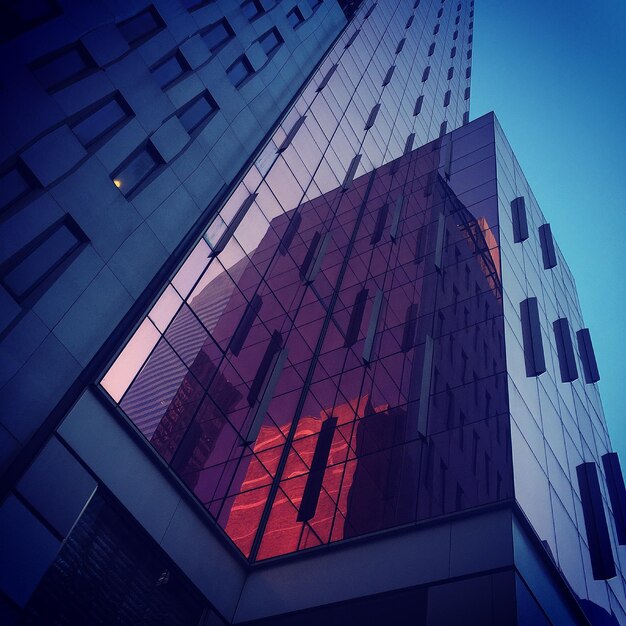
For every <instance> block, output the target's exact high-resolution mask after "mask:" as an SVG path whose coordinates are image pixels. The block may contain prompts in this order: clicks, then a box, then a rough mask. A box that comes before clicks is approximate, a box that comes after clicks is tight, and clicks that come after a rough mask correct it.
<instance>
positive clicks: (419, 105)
mask: <svg viewBox="0 0 626 626" xmlns="http://www.w3.org/2000/svg"><path fill="white" fill-rule="evenodd" d="M423 104H424V96H420V97H419V98H418V99H417V100H416V101H415V108H414V109H413V115H419V113H420V111H421V110H422V105H423Z"/></svg>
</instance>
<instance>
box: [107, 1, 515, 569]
mask: <svg viewBox="0 0 626 626" xmlns="http://www.w3.org/2000/svg"><path fill="white" fill-rule="evenodd" d="M412 5H413V3H406V2H380V3H369V4H368V3H366V4H365V5H364V6H363V7H362V8H361V9H360V11H358V12H357V14H356V16H355V19H354V20H353V21H352V22H351V24H350V25H349V26H348V27H347V29H346V30H345V32H344V33H343V35H342V36H341V37H340V39H339V40H338V42H337V43H336V45H335V46H334V48H333V49H332V50H331V51H330V53H329V55H328V56H327V58H326V59H325V60H324V62H323V63H322V64H321V66H320V68H319V69H318V71H317V73H316V75H315V76H314V77H313V79H312V80H311V82H310V83H309V84H308V85H307V87H306V88H305V89H304V91H303V93H302V94H301V96H300V98H299V99H298V100H297V102H296V103H295V105H294V107H293V108H292V110H291V111H290V112H289V113H288V114H287V116H286V118H285V119H284V121H283V123H282V125H281V126H280V128H279V129H278V130H277V131H276V133H275V134H274V136H273V137H272V139H271V141H270V142H269V144H268V145H267V146H266V148H265V149H264V150H263V152H262V154H261V155H260V156H259V158H258V159H257V160H256V162H255V163H254V165H253V166H252V167H251V169H250V170H249V171H248V173H247V175H246V176H245V177H244V180H243V181H242V183H241V184H240V185H239V186H238V187H237V188H236V189H235V190H234V192H233V194H232V195H231V197H230V199H229V200H228V201H227V202H226V204H225V206H224V207H223V208H222V209H221V211H220V212H219V214H218V215H217V216H216V217H215V219H214V221H213V222H212V224H211V225H210V226H209V228H208V229H207V231H206V233H205V235H204V237H203V238H202V239H201V241H200V242H199V243H198V244H197V246H196V247H195V249H194V250H193V251H192V252H191V254H190V255H189V257H188V258H187V260H186V261H185V263H184V264H183V265H182V267H181V268H180V270H179V271H178V273H177V274H176V275H175V276H174V277H173V278H172V280H171V282H170V284H169V285H168V286H167V287H166V289H165V290H164V291H163V293H162V295H161V297H160V298H159V299H158V301H157V303H156V304H155V305H154V307H153V309H152V310H151V312H150V313H149V315H148V317H147V318H146V319H145V320H144V321H143V322H142V324H141V325H140V327H139V328H138V330H137V331H136V333H135V335H134V336H133V337H132V338H131V339H130V341H129V343H128V344H127V346H126V348H125V349H124V350H123V351H122V353H121V354H120V356H119V357H118V359H117V361H116V362H115V363H114V364H113V366H112V367H111V369H110V370H109V372H108V373H107V374H106V375H105V377H104V379H103V381H102V386H103V387H104V389H105V390H107V392H108V393H109V394H110V395H111V397H112V398H113V399H114V400H115V401H116V402H117V403H118V404H119V406H120V408H121V409H122V410H123V411H124V413H125V414H126V415H127V416H128V417H129V418H130V419H131V420H132V421H133V422H134V424H135V425H136V426H137V427H138V428H139V429H140V430H141V432H142V433H143V434H144V435H145V437H146V438H147V439H148V440H149V441H150V442H151V443H152V445H153V446H154V448H155V449H156V450H157V451H158V452H159V454H161V456H162V457H163V458H164V459H165V460H166V461H167V462H168V463H169V464H170V465H171V467H172V469H173V470H174V471H175V472H176V473H177V474H178V475H179V476H180V477H181V478H182V480H183V481H184V482H185V483H186V484H187V485H188V487H189V488H190V489H191V490H192V491H193V492H194V493H195V495H196V496H197V497H198V498H199V499H200V501H201V502H202V503H203V504H204V506H205V507H206V508H207V510H208V511H209V512H210V513H211V515H213V517H214V518H215V519H217V520H218V522H219V524H220V525H221V526H222V528H224V529H225V530H226V532H227V534H228V535H229V536H230V537H231V538H232V539H233V541H234V542H235V543H236V545H237V546H238V547H239V548H240V550H241V551H242V552H243V553H244V554H245V555H246V556H247V557H249V558H251V559H256V558H259V559H262V558H268V557H272V556H276V555H279V554H284V553H287V552H292V551H295V550H298V549H302V548H307V547H310V546H315V545H319V544H323V543H328V542H330V541H336V540H338V539H342V538H344V537H351V536H355V535H359V534H363V533H367V532H372V531H375V530H379V529H381V528H387V527H391V526H397V525H401V524H405V523H409V522H412V521H415V520H417V519H423V518H425V517H432V516H434V515H439V514H442V513H444V512H446V511H449V510H456V509H459V508H465V507H468V506H475V505H477V504H479V503H482V502H487V501H493V500H496V499H499V498H504V497H509V496H510V495H511V487H510V480H509V478H508V477H509V475H510V472H507V471H505V469H504V468H505V467H506V466H507V464H508V462H509V461H508V459H507V456H506V449H507V448H506V441H507V439H506V434H505V433H504V430H501V429H500V424H499V420H498V418H497V417H496V416H497V415H498V414H499V413H501V412H502V410H503V408H504V405H503V399H504V396H503V394H502V391H503V389H504V387H503V384H504V382H503V381H504V379H503V376H504V352H503V345H502V323H501V322H500V323H499V332H498V329H497V328H496V327H497V326H498V322H497V321H496V319H497V318H498V316H501V311H500V309H501V294H500V293H499V292H500V290H501V286H500V281H499V277H498V272H499V269H498V268H497V264H498V260H497V252H494V255H495V257H494V256H492V253H491V252H490V250H494V249H495V248H496V247H497V232H496V231H497V224H496V210H495V205H493V206H491V208H490V209H489V208H488V207H487V206H486V205H484V206H482V207H480V214H479V215H478V217H476V216H475V215H474V214H473V213H472V212H471V209H468V208H467V207H466V206H465V205H464V204H463V199H462V195H463V193H465V192H467V191H469V189H470V188H469V187H468V186H467V184H470V185H473V184H474V183H473V182H472V181H469V180H468V181H466V182H464V181H462V180H461V181H460V185H459V186H457V187H458V188H453V186H451V185H452V182H453V181H452V179H451V177H450V172H449V171H447V170H446V173H443V171H444V170H445V169H446V166H444V167H443V169H442V174H438V169H439V167H440V162H443V161H442V160H445V159H448V164H447V167H448V168H449V166H450V164H451V163H452V160H451V159H452V156H451V154H450V144H449V142H444V143H442V141H441V140H437V141H435V142H434V143H430V144H429V145H427V146H424V147H423V148H421V149H420V150H417V151H413V152H411V148H412V145H413V143H415V145H423V144H426V143H427V142H428V141H429V140H431V141H432V140H434V139H435V138H437V137H438V136H439V134H440V129H441V127H442V125H443V126H446V124H449V128H455V127H459V126H460V125H461V123H462V120H463V117H464V113H465V112H466V110H465V109H466V104H467V103H466V101H465V100H464V98H463V93H464V90H465V89H466V87H467V84H468V79H466V78H461V77H464V76H465V75H466V67H465V65H466V64H464V63H462V62H461V60H460V58H459V59H456V65H457V66H458V67H457V71H456V72H453V73H450V75H451V76H452V75H454V76H455V78H454V79H450V80H444V76H445V75H446V73H447V72H448V66H449V65H450V64H451V63H452V62H451V61H450V60H449V48H451V47H452V42H453V37H458V29H459V28H464V32H465V33H466V34H465V35H464V36H463V37H462V39H461V41H462V42H464V41H467V35H468V33H469V24H468V19H469V18H468V17H467V12H468V10H469V7H463V6H461V5H458V7H457V6H454V5H451V4H450V5H448V6H444V7H443V9H444V10H443V11H440V8H442V7H441V5H439V6H428V5H427V4H426V3H424V5H421V4H420V3H419V2H416V3H414V6H412ZM461 16H462V17H463V24H462V25H460V26H459V25H458V22H459V21H460V17H461ZM457 18H459V19H457ZM455 22H457V23H456V24H455ZM435 24H439V25H440V28H439V29H435V28H434V26H435ZM435 31H436V32H435ZM432 33H435V34H432ZM455 33H456V35H455ZM433 40H437V41H439V42H440V43H439V47H438V49H437V52H436V53H435V54H434V55H432V56H431V57H430V58H428V55H429V51H430V48H431V47H432V46H431V44H432V43H433ZM459 45H462V43H460V42H457V46H459ZM427 58H428V61H427V60H426V59H427ZM427 65H429V66H431V67H432V68H434V69H436V70H437V74H435V72H433V74H431V80H430V81H425V82H422V81H419V80H416V77H420V76H421V75H422V73H423V71H424V67H426V66H427ZM437 75H440V76H441V80H439V79H438V78H437ZM418 101H419V102H420V110H419V111H418V109H416V102H418ZM405 153H406V154H405ZM403 154H404V156H402V155H403ZM477 175H478V176H480V177H482V178H483V179H484V184H485V189H487V188H489V187H490V188H491V189H492V190H494V189H495V169H494V167H493V166H491V168H489V167H488V168H486V169H484V170H483V171H482V172H480V173H478V174H477ZM466 183H467V184H466ZM492 193H493V191H492ZM474 196H475V197H474V199H470V202H471V203H474V204H475V203H476V202H477V201H476V199H475V198H476V197H477V196H476V194H474ZM453 207H455V208H453ZM455 211H461V212H462V213H463V229H462V230H459V229H454V230H453V229H452V228H451V224H450V223H449V222H451V220H452V221H453V218H451V217H449V216H448V214H449V213H450V214H452V213H454V212H455ZM444 239H445V241H444ZM472 246H473V247H472ZM453 247H454V249H455V252H454V253H453V254H455V255H456V256H455V257H454V258H455V261H454V262H455V263H456V265H455V267H456V268H457V269H459V268H461V267H463V268H465V269H463V270H462V271H463V275H462V276H463V284H462V286H461V287H459V288H457V287H456V286H453V282H454V281H455V278H454V276H452V275H451V274H450V273H449V274H448V277H447V281H446V276H445V273H447V272H444V276H443V278H441V277H440V276H439V274H438V271H440V270H441V268H442V264H443V259H444V258H445V259H447V256H448V255H449V254H450V250H452V248H453ZM435 256H438V258H439V260H438V261H436V260H435ZM459 271H461V270H460V269H459ZM470 292H471V296H472V297H473V298H474V300H468V296H469V295H470ZM479 292H480V293H481V294H485V297H484V302H483V299H481V300H480V302H479V301H478V299H477V298H478V295H477V294H478V293H479ZM464 300H467V302H465V305H463V304H461V302H462V301H464ZM435 311H436V313H435ZM481 315H486V316H487V317H488V318H489V319H493V320H494V321H493V322H492V326H493V332H492V334H491V335H489V337H484V338H482V337H481V339H480V341H479V340H478V339H477V338H472V339H471V340H470V341H469V342H468V345H467V346H466V347H465V349H464V350H463V359H460V358H459V361H458V364H457V367H458V368H459V371H458V372H456V373H455V375H454V376H452V375H451V373H450V372H448V370H449V366H448V365H446V364H444V363H443V362H439V361H440V360H441V359H443V358H444V357H443V352H442V351H440V350H439V349H437V348H435V345H436V346H439V344H440V343H441V342H442V341H443V339H442V337H443V336H444V335H446V336H448V335H450V336H452V335H456V334H458V333H459V330H460V329H461V328H464V325H465V326H471V325H476V324H477V322H478V319H479V316H481ZM445 318H448V319H447V323H445V324H444V323H443V322H442V321H441V320H442V319H445ZM490 332H491V331H490ZM497 337H500V339H499V340H498V339H497ZM446 341H448V343H450V345H453V343H454V342H455V337H452V338H451V339H446ZM456 341H458V345H459V346H461V345H465V343H464V342H465V339H464V337H460V336H459V337H458V338H456ZM498 341H499V343H498ZM486 342H489V344H490V345H491V344H492V343H493V345H494V346H495V345H496V344H497V345H499V348H498V349H497V350H495V351H494V355H495V357H496V358H495V360H493V359H486V358H485V357H484V356H482V354H483V350H484V349H485V346H486V345H487V343H486ZM478 352H480V354H481V357H480V362H478V361H477V359H476V358H475V354H477V353H478ZM450 354H452V352H450V348H448V351H447V352H445V357H446V358H448V357H449V356H450ZM431 370H432V371H433V372H434V373H435V374H434V382H433V392H432V396H433V399H432V407H431V409H430V410H428V409H425V408H423V407H422V408H421V409H420V394H421V397H426V396H429V395H430V390H429V389H428V388H425V385H426V382H424V381H426V380H427V379H428V377H429V375H430V374H429V372H431ZM459 386H460V387H461V388H463V389H462V391H460V392H459V393H457V394H456V395H457V396H458V397H456V398H455V397H453V396H454V395H455V393H456V392H455V393H453V392H452V389H453V388H457V387H459ZM474 387H480V391H476V392H474V391H472V389H473V388H474ZM498 389H500V393H498ZM471 403H474V404H471ZM422 404H426V403H425V402H422ZM478 404H479V405H480V407H481V411H485V414H489V415H491V416H493V418H494V419H493V420H490V421H489V422H484V423H482V424H476V425H473V424H474V422H480V421H481V420H479V419H478V418H477V415H476V411H475V406H476V405H478ZM453 405H454V407H458V408H454V407H453ZM444 407H445V408H444ZM425 413H430V414H431V416H430V417H429V418H428V419H426V418H425V417H424V416H425ZM455 413H458V414H459V415H462V416H463V418H462V419H463V420H465V422H466V423H464V424H463V425H462V426H461V425H460V423H459V418H458V417H454V414H455ZM425 420H426V421H425ZM418 421H419V425H418ZM426 422H427V423H426ZM459 428H460V429H461V430H462V432H463V434H462V435H458V433H457V431H458V430H459ZM453 431H454V432H455V433H456V434H455V438H456V439H458V442H457V445H460V446H461V447H462V448H463V450H464V458H463V460H462V462H460V461H459V460H458V459H455V458H454V457H453V456H451V455H450V452H449V450H448V448H449V446H450V443H449V437H450V434H451V432H453ZM492 431H493V432H492ZM377 433H378V434H377ZM492 440H493V444H492ZM493 446H495V447H493ZM327 466H328V468H332V469H326V468H327ZM376 468H379V469H378V470H377V469H376ZM466 469H470V470H471V472H473V473H476V472H483V473H487V474H489V476H490V480H489V484H488V486H487V488H486V491H485V493H482V492H481V493H479V492H478V490H477V489H474V488H473V487H472V485H471V482H472V481H469V482H468V480H467V479H466V478H464V477H463V476H462V474H464V472H465V470H466ZM442 477H443V478H442ZM419 482H421V483H423V484H424V485H427V487H428V490H429V491H430V492H432V493H435V492H436V497H434V498H423V499H422V500H423V501H419V502H418V499H417V496H416V494H417V492H418V489H417V487H416V485H417V484H418V483H419ZM474 482H475V481H474ZM370 492H371V495H368V494H370ZM374 493H375V494H376V495H374ZM374 500H376V501H377V503H378V504H377V511H378V512H377V514H376V515H373V516H372V515H370V514H369V513H368V514H366V513H365V510H366V509H369V507H370V506H371V504H372V503H373V502H374ZM305 518H306V519H305ZM277 537H278V539H277Z"/></svg>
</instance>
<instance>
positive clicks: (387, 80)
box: [383, 65, 396, 87]
mask: <svg viewBox="0 0 626 626" xmlns="http://www.w3.org/2000/svg"><path fill="white" fill-rule="evenodd" d="M395 70H396V66H395V65H392V66H391V67H390V68H389V69H388V70H387V75H386V76H385V80H383V87H385V86H386V85H388V84H389V83H390V82H391V78H392V76H393V73H394V72H395Z"/></svg>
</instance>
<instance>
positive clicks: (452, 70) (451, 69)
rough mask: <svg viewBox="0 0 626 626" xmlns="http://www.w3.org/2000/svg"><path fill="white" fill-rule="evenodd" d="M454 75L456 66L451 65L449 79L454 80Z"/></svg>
mask: <svg viewBox="0 0 626 626" xmlns="http://www.w3.org/2000/svg"><path fill="white" fill-rule="evenodd" d="M453 76H454V68H453V67H451V68H449V69H448V80H452V77H453Z"/></svg>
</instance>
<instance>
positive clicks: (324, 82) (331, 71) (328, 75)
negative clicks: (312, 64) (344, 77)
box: [316, 63, 337, 92]
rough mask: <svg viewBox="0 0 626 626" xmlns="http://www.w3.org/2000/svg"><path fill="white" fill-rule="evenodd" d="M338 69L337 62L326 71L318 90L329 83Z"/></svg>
mask: <svg viewBox="0 0 626 626" xmlns="http://www.w3.org/2000/svg"><path fill="white" fill-rule="evenodd" d="M336 71H337V64H336V63H335V65H333V66H331V68H330V69H329V70H328V72H326V75H325V76H324V78H322V82H321V83H320V84H319V85H318V86H317V89H316V91H318V92H319V91H322V89H324V87H326V85H328V81H329V80H330V79H331V78H332V75H333V74H334V73H335V72H336Z"/></svg>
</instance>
